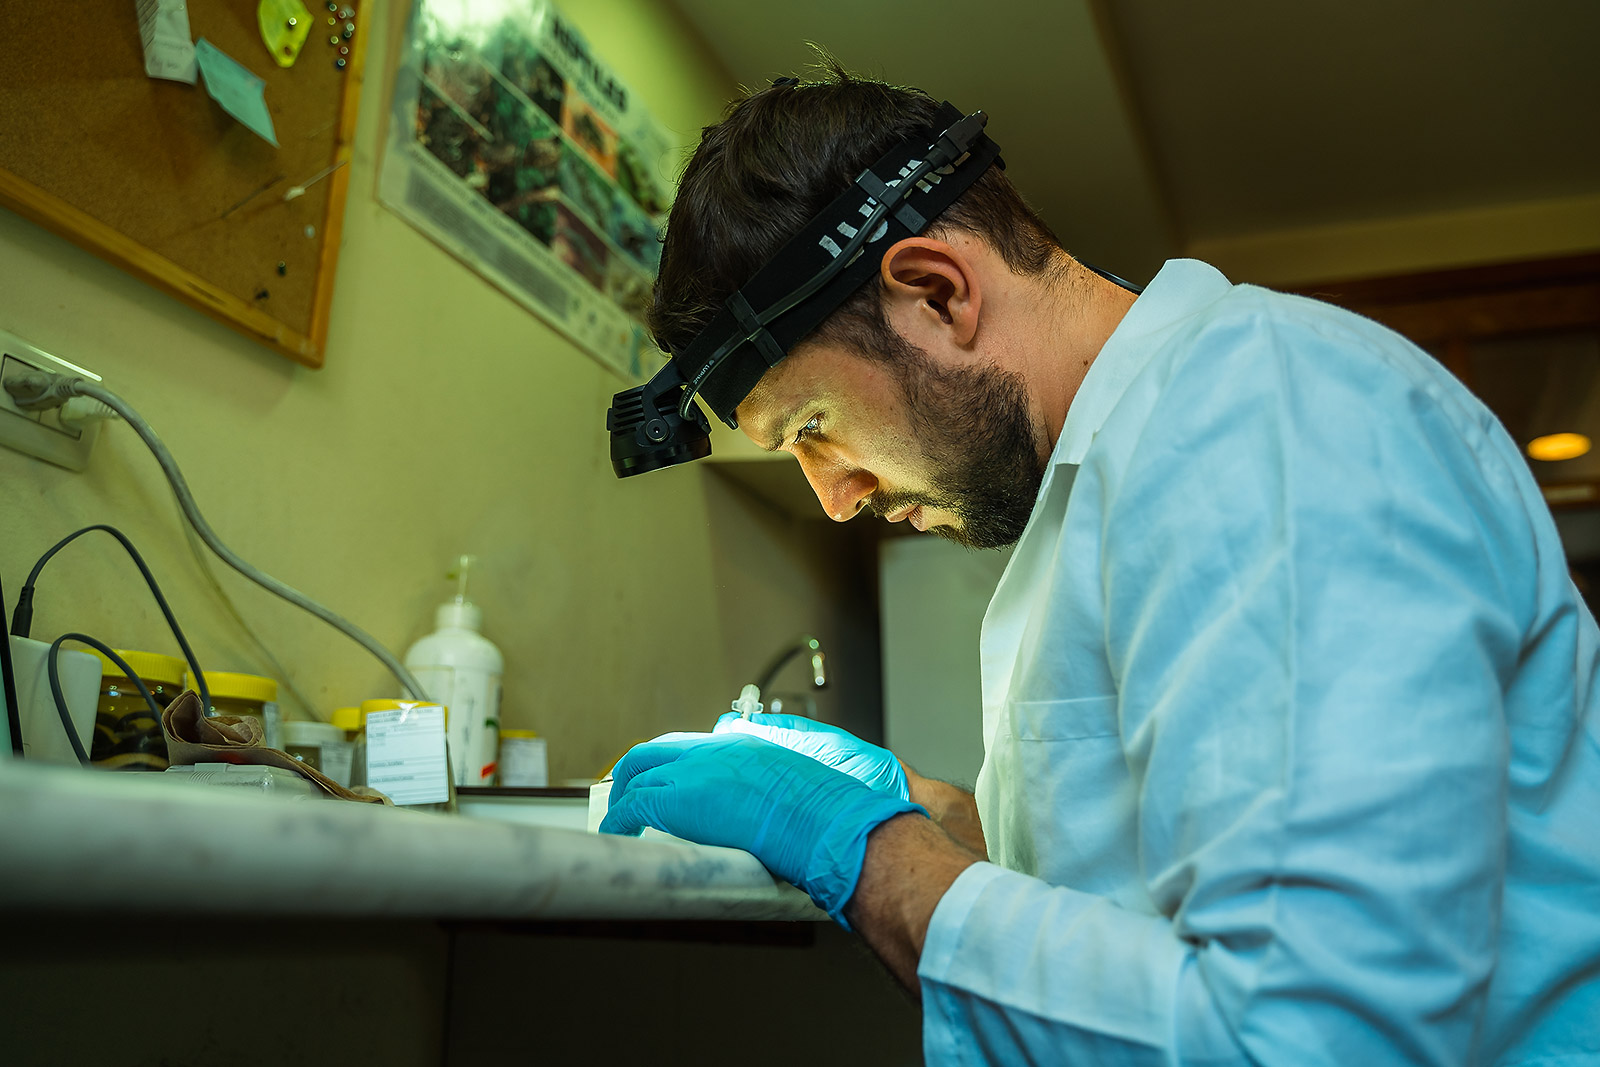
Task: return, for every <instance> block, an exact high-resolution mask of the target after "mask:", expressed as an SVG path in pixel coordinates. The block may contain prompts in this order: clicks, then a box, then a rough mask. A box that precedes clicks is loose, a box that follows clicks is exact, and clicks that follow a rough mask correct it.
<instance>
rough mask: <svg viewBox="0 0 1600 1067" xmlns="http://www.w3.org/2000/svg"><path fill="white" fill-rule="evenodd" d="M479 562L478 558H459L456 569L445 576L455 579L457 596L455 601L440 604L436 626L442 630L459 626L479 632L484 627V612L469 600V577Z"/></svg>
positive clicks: (467, 556) (463, 556) (436, 614)
mask: <svg viewBox="0 0 1600 1067" xmlns="http://www.w3.org/2000/svg"><path fill="white" fill-rule="evenodd" d="M477 562H478V557H477V556H470V555H462V556H457V557H456V566H455V569H454V570H452V571H451V572H450V573H448V574H446V575H445V577H446V578H453V579H455V583H456V595H455V597H454V598H453V599H451V600H449V601H447V602H445V603H443V604H440V605H439V610H438V611H437V612H435V613H434V621H435V625H437V626H438V627H439V628H440V629H444V628H445V627H447V626H458V627H460V628H462V629H464V630H477V629H479V628H480V627H482V625H483V612H482V610H480V609H479V607H478V605H476V604H474V603H473V602H472V601H470V600H468V599H467V577H468V575H469V574H470V573H471V571H472V566H473V564H475V563H477Z"/></svg>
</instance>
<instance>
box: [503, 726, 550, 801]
mask: <svg viewBox="0 0 1600 1067" xmlns="http://www.w3.org/2000/svg"><path fill="white" fill-rule="evenodd" d="M549 784H550V763H549V759H548V758H547V755H546V752H545V743H544V738H542V737H540V736H539V735H538V734H536V733H534V732H533V731H532V730H501V731H500V785H501V786H503V787H505V788H507V789H543V788H545V787H546V786H548V785H549Z"/></svg>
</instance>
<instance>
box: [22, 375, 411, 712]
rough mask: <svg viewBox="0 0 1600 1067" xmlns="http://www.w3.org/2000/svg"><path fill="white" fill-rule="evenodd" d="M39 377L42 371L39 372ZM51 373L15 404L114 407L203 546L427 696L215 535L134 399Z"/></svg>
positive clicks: (387, 660) (388, 657) (400, 669)
mask: <svg viewBox="0 0 1600 1067" xmlns="http://www.w3.org/2000/svg"><path fill="white" fill-rule="evenodd" d="M40 377H43V375H41V376H40ZM50 377H51V378H52V379H54V380H53V381H50V382H48V383H45V382H41V383H39V384H40V385H41V386H42V389H41V392H40V393H38V394H35V395H34V396H32V397H29V398H28V399H27V400H23V399H22V398H21V397H17V406H18V407H29V408H33V407H49V406H52V404H53V403H61V402H64V401H65V400H66V399H67V398H68V397H70V396H87V397H92V398H93V399H95V400H98V401H100V402H101V403H102V404H104V405H106V406H107V407H109V408H110V409H111V410H112V411H115V412H116V413H117V414H118V415H121V416H122V420H123V421H124V422H126V423H127V424H128V425H129V426H131V427H132V428H133V432H134V433H136V434H138V435H139V439H140V440H142V441H143V442H144V443H145V445H146V447H148V448H149V449H150V451H151V452H152V453H154V455H155V457H156V462H157V463H159V464H160V465H161V471H162V473H163V474H165V475H166V476H167V481H168V482H169V483H170V484H171V485H172V492H173V494H174V495H175V496H176V497H177V498H178V506H179V507H180V508H182V509H183V514H184V517H185V518H187V519H188V520H189V525H191V526H193V527H194V530H195V533H197V534H199V535H200V540H202V541H204V542H205V544H206V547H207V548H209V549H211V551H213V552H215V553H216V554H217V558H218V559H220V560H222V562H224V563H226V564H227V565H228V566H230V567H232V568H233V569H234V570H236V571H238V572H239V573H240V574H242V575H244V576H245V577H246V578H248V579H250V580H251V581H252V582H255V583H256V584H257V585H259V586H261V588H263V589H265V590H267V591H268V592H269V593H274V594H276V595H278V596H280V597H282V598H283V599H285V600H287V601H288V602H289V603H291V604H293V605H294V606H295V607H298V608H303V609H304V610H306V611H309V612H310V613H311V614H313V615H315V616H316V617H317V618H319V619H321V620H322V621H323V622H325V623H327V624H328V625H329V626H332V627H333V628H334V629H335V630H338V631H339V632H340V633H342V634H344V635H345V636H346V637H349V638H350V639H351V640H352V641H354V642H355V643H356V644H358V645H360V646H361V647H362V648H364V649H366V650H367V651H368V652H371V653H372V654H373V655H374V656H376V657H378V659H379V660H380V661H382V663H383V665H384V666H385V667H387V668H389V673H391V674H393V675H394V676H395V678H397V679H398V680H399V682H400V684H401V685H402V686H404V687H405V689H406V691H407V692H409V693H410V694H411V695H412V696H413V697H415V698H416V699H418V700H427V699H429V697H428V695H427V694H426V693H424V692H423V689H422V685H421V684H420V683H419V682H418V681H417V680H416V679H415V678H413V677H412V676H411V672H410V671H408V670H406V668H405V666H404V665H403V664H402V663H401V662H400V661H399V660H398V659H396V658H395V657H394V653H392V652H390V651H389V650H388V649H386V648H384V647H383V646H382V645H380V644H379V643H378V642H377V640H376V639H374V638H373V637H372V635H371V634H369V633H367V632H366V631H365V630H363V629H361V627H359V626H357V625H355V624H354V623H352V622H350V621H349V620H348V619H346V618H344V617H343V616H342V615H337V614H335V613H334V612H332V611H330V610H328V609H327V608H325V607H323V606H322V605H321V604H318V603H317V602H316V601H315V600H312V599H311V598H310V597H308V596H306V595H305V594H304V593H302V592H300V591H299V590H298V589H295V588H293V587H292V586H289V585H286V584H284V583H283V582H280V581H278V579H276V578H274V577H273V576H272V575H270V574H267V573H266V572H264V571H262V570H259V569H257V568H255V567H253V566H251V565H250V564H249V563H246V562H245V561H244V560H243V559H241V558H239V556H238V555H236V554H235V553H234V551H233V550H232V549H231V548H229V547H228V546H227V545H225V544H223V543H222V539H221V538H219V537H218V536H217V535H216V532H215V531H213V530H212V529H211V526H210V524H209V523H207V522H206V520H205V517H204V516H202V515H201V514H200V506H199V505H198V504H196V503H195V500H194V494H193V493H191V492H189V483H188V482H186V481H184V478H183V472H182V471H180V470H179V469H178V463H177V461H176V460H174V459H173V458H172V453H171V452H169V451H167V446H166V445H164V444H162V443H161V438H159V437H157V436H156V432H155V430H153V429H152V428H151V426H150V424H149V423H148V422H146V421H145V420H144V417H143V416H142V415H140V414H139V413H138V412H137V411H135V410H134V409H133V406H132V405H130V404H129V403H128V402H127V401H126V400H124V399H122V398H121V397H120V396H118V395H117V394H116V393H113V392H112V391H111V390H109V389H107V388H106V387H105V386H103V385H101V384H100V383H99V382H92V381H89V380H87V379H85V378H77V377H67V376H65V375H50ZM32 378H33V376H32V375H30V376H29V379H30V384H31V383H32V382H31V379H32ZM7 385H8V386H10V385H11V383H10V382H8V383H7Z"/></svg>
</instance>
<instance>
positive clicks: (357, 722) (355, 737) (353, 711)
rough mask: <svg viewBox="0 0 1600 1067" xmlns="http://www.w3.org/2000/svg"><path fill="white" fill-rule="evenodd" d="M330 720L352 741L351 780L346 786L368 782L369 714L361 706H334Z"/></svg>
mask: <svg viewBox="0 0 1600 1067" xmlns="http://www.w3.org/2000/svg"><path fill="white" fill-rule="evenodd" d="M328 722H329V723H331V724H332V725H334V726H337V727H338V728H339V731H340V732H341V733H342V734H344V739H345V740H346V741H348V742H350V780H349V781H348V782H346V783H345V786H346V788H349V789H354V788H355V787H356V786H358V785H366V784H367V733H366V724H367V716H366V714H365V713H364V712H363V711H362V710H361V709H360V708H334V709H333V714H332V715H330V716H328Z"/></svg>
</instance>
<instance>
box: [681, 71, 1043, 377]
mask: <svg viewBox="0 0 1600 1067" xmlns="http://www.w3.org/2000/svg"><path fill="white" fill-rule="evenodd" d="M818 71H819V74H820V77H818V79H817V80H814V81H797V80H795V79H780V80H779V81H778V82H777V83H774V84H773V85H772V86H771V87H769V88H764V89H760V90H758V91H755V92H750V93H747V94H746V95H745V96H744V97H743V98H742V99H739V100H735V101H733V102H732V103H731V104H729V106H728V109H727V112H726V114H725V115H724V117H723V120H722V121H721V122H719V123H717V124H716V125H713V126H707V127H706V128H705V129H704V130H703V131H702V134H701V138H700V145H699V147H698V148H696V149H695V152H694V155H693V156H692V157H690V159H689V162H688V165H687V166H685V167H684V170H683V175H682V177H681V178H680V180H679V185H678V195H677V198H676V199H675V200H674V201H673V205H672V210H671V213H670V215H669V217H668V222H667V232H666V237H665V239H664V242H663V247H662V255H661V270H660V273H659V274H658V275H657V277H656V284H655V291H654V294H653V298H652V301H651V305H650V313H649V325H650V330H651V332H652V333H653V334H654V335H655V340H656V343H657V344H658V345H660V346H661V348H662V349H663V350H664V351H667V352H674V351H682V350H683V348H684V347H686V346H687V345H688V344H689V342H691V341H692V340H693V339H694V338H695V336H696V335H697V334H699V332H700V331H701V330H702V329H704V328H705V326H706V324H707V323H709V322H710V321H711V319H712V318H713V317H714V316H715V315H716V313H717V311H718V310H719V309H720V308H721V306H722V302H723V301H724V300H726V299H727V298H728V296H730V295H731V294H732V293H733V292H734V291H735V290H737V289H738V288H739V287H740V286H742V285H743V284H744V283H745V282H747V281H749V280H750V277H751V276H752V275H754V274H755V272H756V271H757V270H759V269H760V268H761V267H762V266H763V265H764V264H765V263H766V262H767V260H768V259H770V258H771V257H772V256H773V255H774V254H775V253H776V252H777V250H778V249H779V248H781V247H782V246H783V245H784V243H785V242H787V241H788V240H789V239H790V238H791V237H793V236H794V235H795V234H796V233H798V232H799V231H800V229H801V227H803V226H804V225H805V224H806V223H807V222H809V221H810V220H811V219H812V217H813V216H815V215H816V214H817V213H818V212H819V211H821V210H822V209H823V208H824V207H826V206H827V205H828V204H829V203H830V202H832V201H833V199H834V198H835V197H837V196H838V195H839V194H840V193H842V192H844V191H845V189H846V188H848V187H849V185H850V184H851V183H852V182H853V181H854V180H855V177H856V175H857V174H859V173H861V171H863V170H865V169H866V168H867V167H869V166H871V165H872V163H873V162H874V161H876V160H877V159H878V157H879V156H881V155H883V154H884V153H885V152H887V151H888V150H889V149H890V148H891V147H893V146H894V145H895V144H896V143H897V142H899V141H900V140H902V139H903V138H905V137H906V136H908V135H910V134H912V133H914V132H916V131H920V130H925V129H927V128H929V127H932V126H934V125H935V123H936V121H937V120H936V119H935V113H936V112H937V111H938V108H939V102H938V101H937V100H935V99H934V98H933V97H931V96H929V95H928V94H927V93H924V92H922V91H921V90H920V89H908V88H901V87H899V86H894V85H887V84H884V83H883V82H878V81H872V80H869V79H866V78H860V77H856V76H854V75H851V74H849V73H847V72H846V71H845V70H844V69H843V68H842V67H840V66H839V65H838V63H837V62H835V61H834V60H832V59H831V58H829V57H827V56H826V55H824V56H823V57H822V61H821V62H820V63H819V64H818ZM952 230H964V231H966V232H968V233H971V234H973V235H975V236H977V237H979V238H981V239H982V240H983V241H985V242H986V243H988V244H989V245H990V246H991V247H993V248H994V249H995V251H996V252H998V253H999V255H1000V256H1001V258H1002V259H1003V260H1004V261H1005V263H1006V265H1007V266H1008V267H1009V268H1010V269H1011V270H1012V271H1013V272H1014V273H1017V274H1022V275H1028V274H1040V273H1042V272H1044V271H1045V270H1047V269H1048V268H1050V266H1051V265H1052V263H1053V262H1054V261H1055V253H1057V252H1059V251H1060V250H1061V242H1060V241H1059V240H1057V238H1056V236H1055V234H1054V233H1052V232H1051V231H1050V228H1049V227H1048V226H1046V225H1045V224H1044V222H1043V220H1041V219H1040V218H1039V216H1038V215H1037V214H1035V213H1034V211H1033V209H1032V208H1030V207H1029V206H1028V205H1027V203H1026V202H1025V201H1024V200H1023V199H1022V196H1021V195H1020V194H1019V193H1018V192H1017V191H1016V189H1015V188H1014V187H1013V186H1012V184H1011V182H1010V181H1009V180H1008V179H1007V178H1006V176H1005V173H1004V172H1003V171H1002V170H1001V169H1000V168H999V167H997V166H996V167H990V168H989V170H988V171H987V172H986V173H985V174H984V175H983V176H982V177H981V178H979V179H978V181H977V182H975V183H974V184H973V185H972V187H971V188H969V189H968V190H967V191H966V192H965V193H963V194H962V195H961V197H960V198H959V199H958V200H957V201H956V202H955V203H954V204H952V205H951V206H950V207H949V208H948V209H947V210H946V211H945V212H944V213H943V214H942V215H940V216H939V217H938V218H937V219H936V220H935V221H934V223H933V224H932V226H930V227H929V230H928V232H929V233H930V234H934V235H937V234H940V233H947V232H949V231H952ZM882 294H883V286H882V282H881V281H880V280H879V279H878V278H877V277H876V276H874V277H873V278H869V279H868V280H867V281H866V282H864V283H863V284H862V286H861V288H860V289H858V290H857V291H856V292H855V293H854V294H853V295H852V296H851V297H850V298H849V299H848V300H846V301H845V302H844V304H842V305H841V306H840V307H839V309H838V310H837V311H835V312H834V313H833V314H832V315H831V316H829V317H828V318H827V319H826V320H824V321H823V323H822V324H821V325H820V326H819V327H818V328H817V329H816V331H814V332H813V334H812V335H811V336H812V338H815V339H820V340H823V341H827V342H831V343H835V344H840V345H843V346H845V347H847V348H849V349H851V350H852V351H855V352H856V353H858V354H860V355H862V356H864V357H866V358H869V359H874V358H875V359H887V360H891V361H892V360H895V359H897V358H904V357H905V355H906V353H907V347H908V346H907V345H906V343H905V342H904V341H903V340H902V339H901V338H900V336H899V335H898V334H897V333H896V332H895V331H894V329H893V328H892V327H891V326H890V325H889V323H888V320H887V318H886V317H885V315H884V313H883V301H882ZM912 351H913V352H914V350H912Z"/></svg>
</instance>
